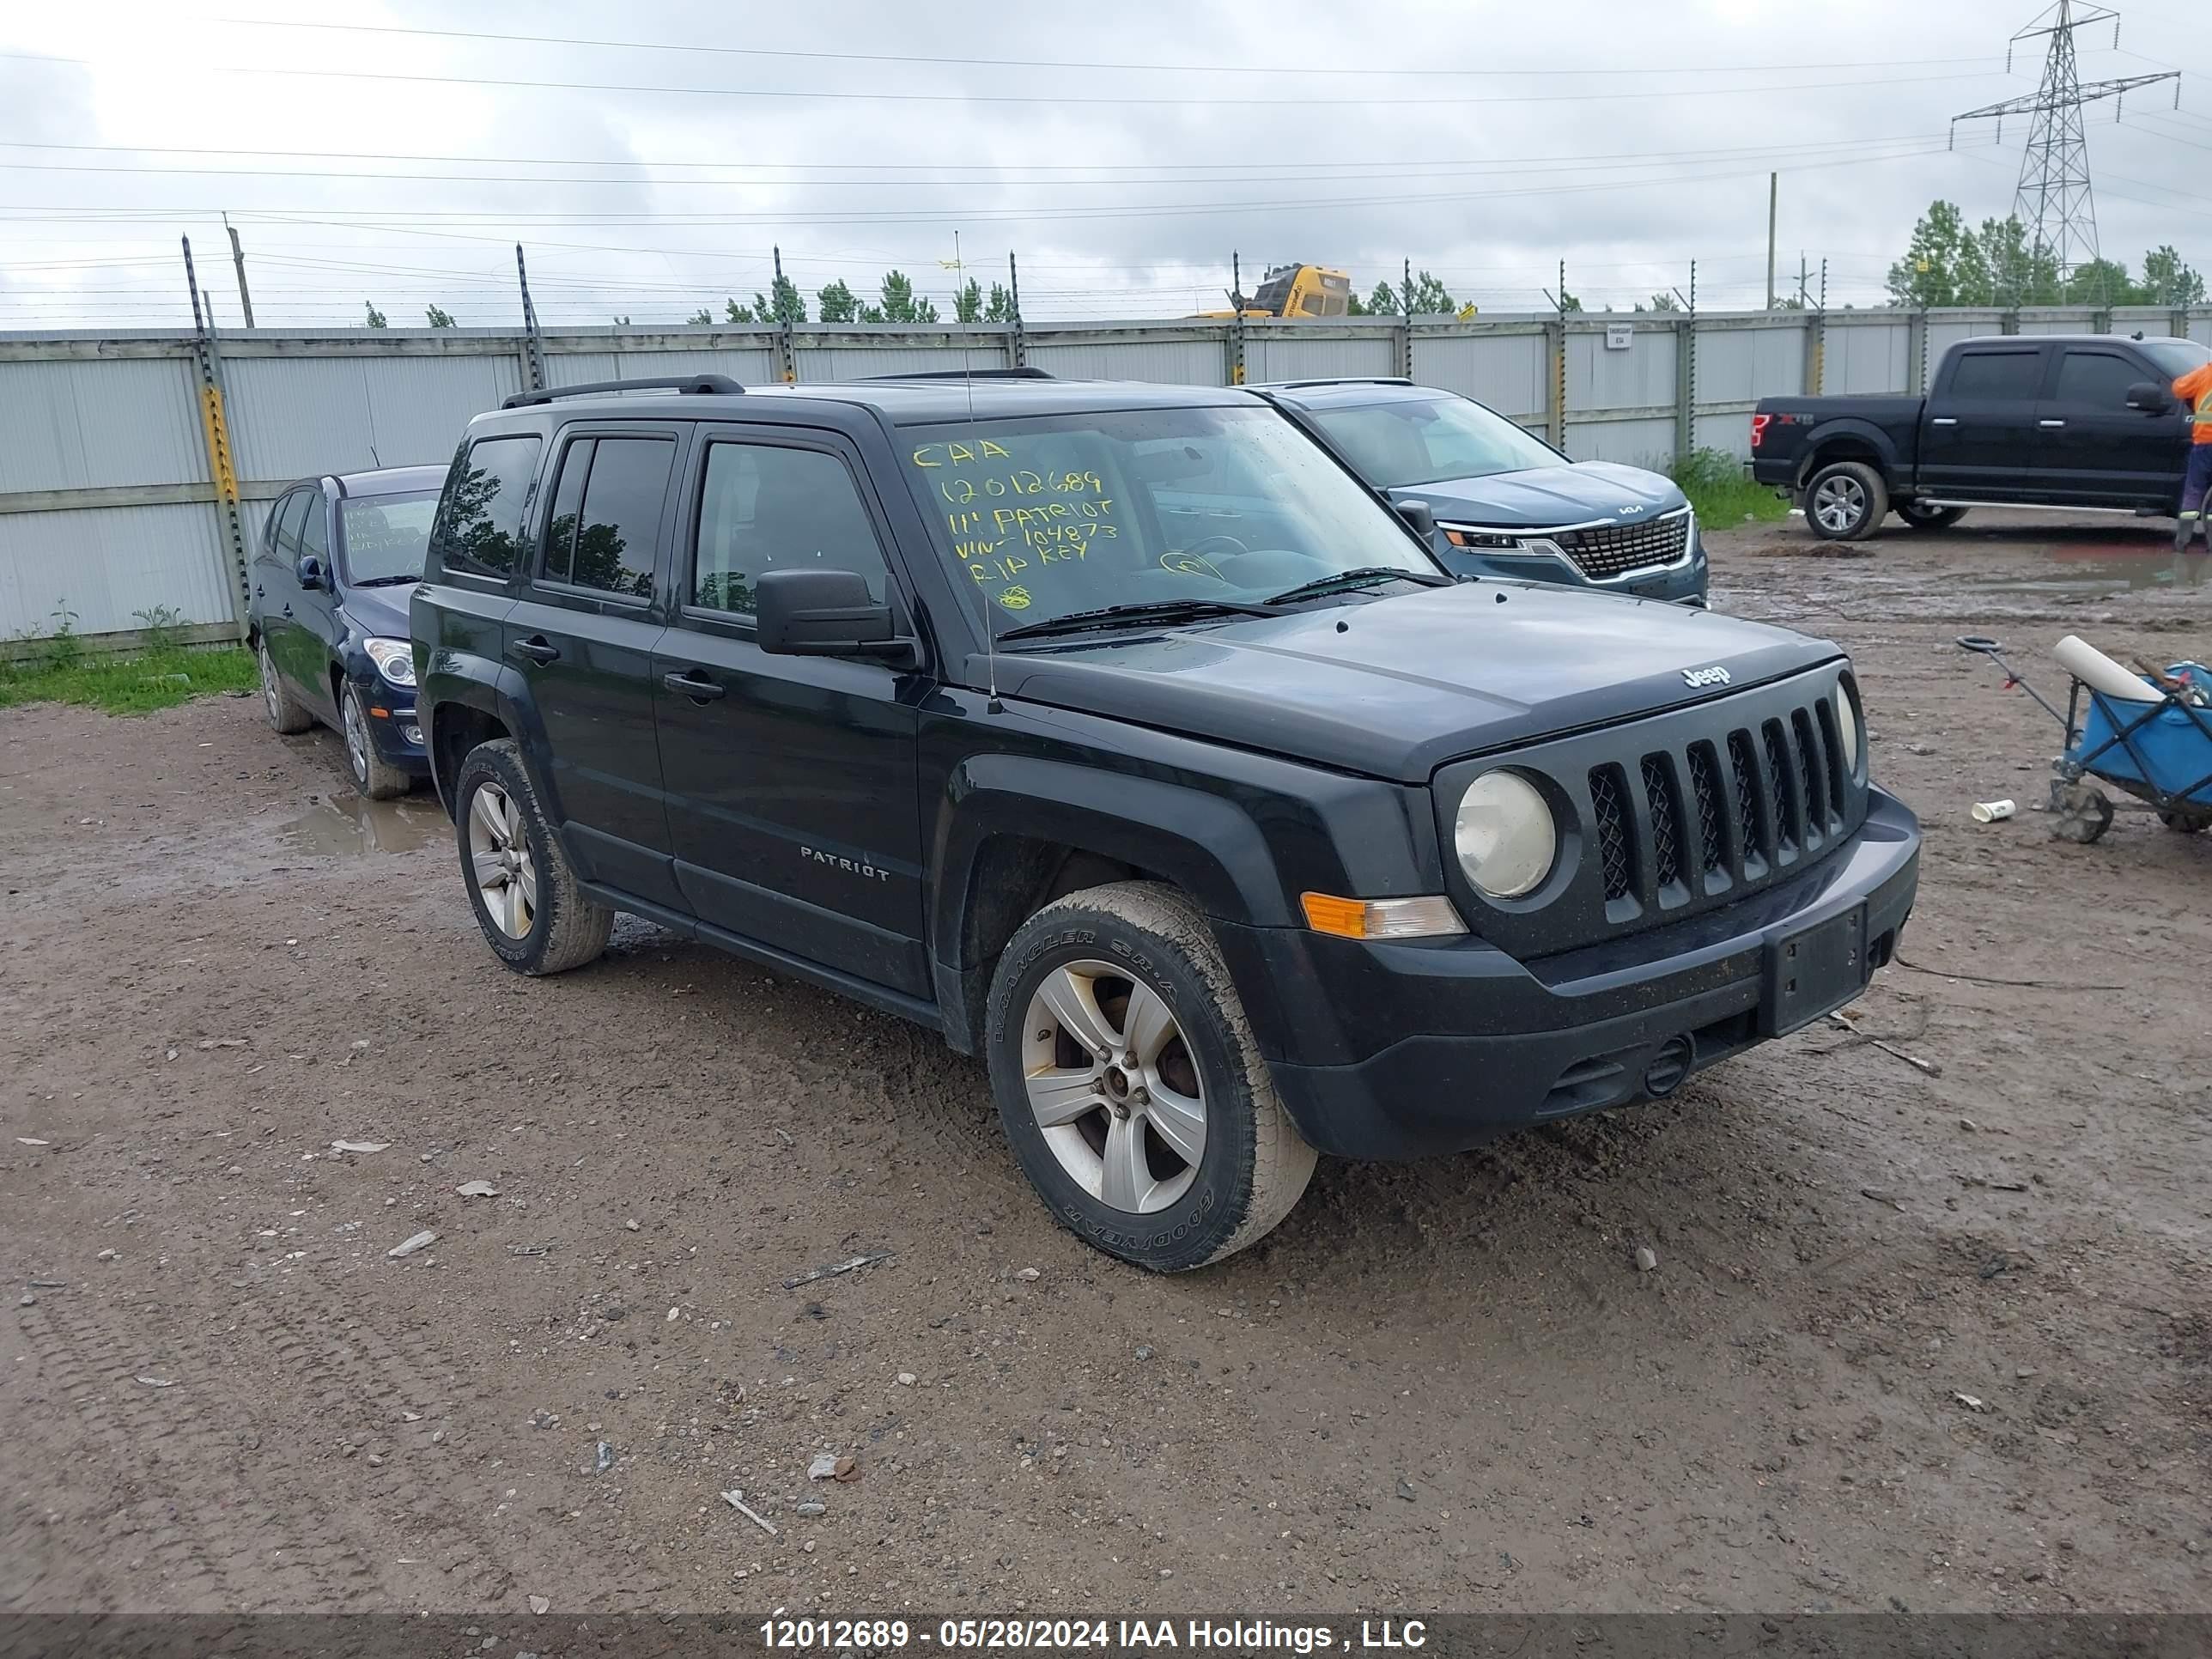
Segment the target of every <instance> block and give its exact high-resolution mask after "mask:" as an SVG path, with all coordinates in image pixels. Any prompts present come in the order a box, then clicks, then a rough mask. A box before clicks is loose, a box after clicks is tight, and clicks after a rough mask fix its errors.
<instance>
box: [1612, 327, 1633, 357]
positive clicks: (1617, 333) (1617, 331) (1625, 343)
mask: <svg viewBox="0 0 2212 1659" xmlns="http://www.w3.org/2000/svg"><path fill="white" fill-rule="evenodd" d="M1635 344H1636V325H1635V324H1633V323H1607V325H1605V349H1607V351H1626V350H1629V349H1632V347H1633V346H1634V345H1635Z"/></svg>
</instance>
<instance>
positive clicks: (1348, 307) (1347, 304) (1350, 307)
mask: <svg viewBox="0 0 2212 1659" xmlns="http://www.w3.org/2000/svg"><path fill="white" fill-rule="evenodd" d="M1344 314H1345V315H1346V316H1347V317H1370V316H1372V315H1374V313H1372V312H1370V311H1369V310H1368V309H1367V301H1364V300H1363V299H1361V298H1360V297H1359V295H1358V291H1357V290H1354V291H1353V292H1352V293H1350V294H1347V295H1345V299H1344Z"/></svg>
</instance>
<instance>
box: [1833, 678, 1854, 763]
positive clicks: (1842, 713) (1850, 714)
mask: <svg viewBox="0 0 2212 1659" xmlns="http://www.w3.org/2000/svg"><path fill="white" fill-rule="evenodd" d="M1836 741H1837V742H1838V743H1840V744H1843V746H1844V773H1845V774H1846V775H1849V776H1851V777H1857V775H1858V770H1859V716H1858V711H1857V709H1856V708H1853V707H1852V706H1851V689H1850V686H1848V685H1846V684H1843V683H1842V682H1840V681H1838V683H1837V685H1836Z"/></svg>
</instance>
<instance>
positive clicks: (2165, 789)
mask: <svg viewBox="0 0 2212 1659" xmlns="http://www.w3.org/2000/svg"><path fill="white" fill-rule="evenodd" d="M2063 643H2064V642H2062V647H2063ZM1959 644H1960V646H1961V647H1963V648H1965V649H1966V650H1968V651H1972V652H1974V653H1977V654H1978V655H1981V656H1984V657H1987V658H1988V659H1990V661H1992V662H1994V663H1995V664H1996V665H1997V666H1998V667H1999V668H2001V669H2002V670H2003V671H2004V676H2005V685H2006V688H2007V689H2008V690H2009V689H2010V688H2011V687H2013V686H2018V687H2019V688H2020V689H2021V690H2023V691H2025V692H2027V695H2028V696H2031V697H2033V698H2034V699H2035V700H2036V702H2039V703H2041V704H2042V706H2043V708H2045V710H2046V711H2048V712H2049V714H2050V715H2051V718H2052V719H2053V720H2057V721H2058V722H2059V723H2060V724H2061V725H2063V726H2065V728H2066V752H2065V753H2064V754H2063V755H2061V756H2059V757H2058V758H2057V760H2055V761H2053V762H2052V763H2051V771H2052V773H2053V774H2054V776H2053V777H2052V778H2051V811H2052V813H2053V814H2055V815H2056V816H2055V818H2054V822H2053V823H2052V827H2051V833H2053V834H2054V835H2058V836H2064V837H2065V838H2066V839H2067V840H2069V841H2078V842H2084V843H2086V842H2093V841H2095V840H2096V839H2097V838H2098V837H2099V836H2101V835H2103V834H2104V833H2105V831H2106V830H2107V829H2111V828H2112V798H2111V797H2110V796H2109V795H2107V794H2106V793H2105V792H2104V791H2103V790H2102V789H2100V788H2098V787H2097V784H2099V783H2106V784H2110V785H2111V786H2112V787H2113V788H2115V789H2118V790H2120V791H2122V792H2124V793H2127V794H2130V795H2133V796H2135V797H2136V798H2137V799H2141V800H2143V801H2146V802H2148V804H2149V805H2150V806H2151V807H2152V809H2153V810H2154V811H2156V812H2157V813H2158V816H2159V818H2160V822H2162V823H2164V824H2165V825H2166V828H2167V829H2174V830H2178V831H2179V832H2180V833H2182V834H2183V835H2195V834H2196V833H2197V831H2199V830H2201V829H2203V828H2205V826H2206V825H2208V824H2212V668H2207V667H2206V666H2205V665H2203V664H2202V663H2193V662H2185V663H2176V664H2174V665H2172V667H2170V668H2168V669H2166V671H2165V672H2164V673H2161V674H2148V673H2147V674H2145V675H2144V676H2143V684H2144V685H2145V686H2146V687H2147V688H2148V690H2151V691H2153V692H2154V693H2156V694H2157V696H2155V697H2154V698H2151V699H2148V700H2146V701H2142V702H2133V701H2130V700H2129V699H2127V698H2125V697H2122V696H2111V695H2108V694H2107V693H2106V692H2104V691H2100V690H2098V689H2097V688H2096V687H2094V686H2093V685H2089V684H2087V683H2085V682H2084V681H2083V680H2082V679H2081V677H2080V676H2078V675H2076V676H2074V677H2073V680H2072V690H2070V691H2069V693H2068V694H2067V698H2066V708H2065V712H2064V713H2063V714H2062V713H2060V712H2059V710H2058V708H2057V706H2056V705H2055V704H2052V703H2051V702H2047V701H2045V698H2044V696H2042V694H2041V693H2040V692H2039V691H2037V690H2036V689H2035V688H2034V687H2033V686H2032V685H2030V684H2028V683H2027V681H2026V680H2024V679H2022V678H2021V677H2020V675H2019V674H2017V673H2016V672H2015V671H2014V670H2013V667H2012V665H2011V664H2009V663H2008V662H2006V661H2005V659H2004V658H2003V657H2002V655H2000V654H1999V653H2001V652H2002V649H2003V647H2002V646H2000V645H1999V644H1998V643H1997V641H1995V640H1991V639H1984V638H1983V637H1981V636H1980V635H1971V634H1970V635H1966V637H1964V638H1962V639H1961V640H1960V641H1959ZM2092 780H2094V781H2092Z"/></svg>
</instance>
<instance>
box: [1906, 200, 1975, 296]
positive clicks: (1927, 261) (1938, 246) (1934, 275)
mask: <svg viewBox="0 0 2212 1659" xmlns="http://www.w3.org/2000/svg"><path fill="white" fill-rule="evenodd" d="M1968 240H1969V238H1968V233H1967V231H1966V216H1964V215H1963V214H1961V213H1960V211H1959V208H1958V204H1956V203H1954V202H1945V201H1935V202H1930V203H1929V204H1928V211H1927V212H1925V213H1923V214H1922V215H1921V216H1920V222H1918V223H1917V224H1916V225H1914V226H1913V227H1912V240H1911V241H1910V242H1908V243H1907V244H1906V245H1905V257H1904V258H1901V259H1899V260H1898V261H1897V263H1896V264H1893V265H1892V266H1890V268H1889V279H1888V288H1889V297H1890V302H1891V303H1892V304H1893V305H1899V306H1906V307H1911V309H1913V310H1915V311H1920V310H1925V309H1926V308H1928V307H1931V306H1955V305H1987V304H1988V303H1989V301H1986V300H1961V299H1960V296H1959V276H1960V258H1961V253H1962V250H1963V249H1964V247H1965V246H1966V245H1967V243H1968Z"/></svg>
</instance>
